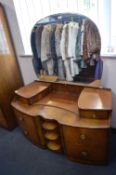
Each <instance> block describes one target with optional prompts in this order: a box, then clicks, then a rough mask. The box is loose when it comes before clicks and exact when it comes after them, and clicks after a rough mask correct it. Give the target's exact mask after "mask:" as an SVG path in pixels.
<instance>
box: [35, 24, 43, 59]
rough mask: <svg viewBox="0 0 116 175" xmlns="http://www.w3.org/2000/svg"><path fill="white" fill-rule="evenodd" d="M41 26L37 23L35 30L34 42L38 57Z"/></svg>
mask: <svg viewBox="0 0 116 175" xmlns="http://www.w3.org/2000/svg"><path fill="white" fill-rule="evenodd" d="M42 30H43V26H42V25H38V26H37V29H36V32H35V43H36V48H37V54H38V57H39V58H41V34H42Z"/></svg>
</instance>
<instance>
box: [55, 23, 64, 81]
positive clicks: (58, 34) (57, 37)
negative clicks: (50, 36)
mask: <svg viewBox="0 0 116 175" xmlns="http://www.w3.org/2000/svg"><path fill="white" fill-rule="evenodd" d="M62 29H63V24H57V25H56V30H55V49H56V56H57V67H58V77H59V78H60V79H61V80H65V72H64V62H63V60H62V57H61V50H60V41H61V35H62Z"/></svg>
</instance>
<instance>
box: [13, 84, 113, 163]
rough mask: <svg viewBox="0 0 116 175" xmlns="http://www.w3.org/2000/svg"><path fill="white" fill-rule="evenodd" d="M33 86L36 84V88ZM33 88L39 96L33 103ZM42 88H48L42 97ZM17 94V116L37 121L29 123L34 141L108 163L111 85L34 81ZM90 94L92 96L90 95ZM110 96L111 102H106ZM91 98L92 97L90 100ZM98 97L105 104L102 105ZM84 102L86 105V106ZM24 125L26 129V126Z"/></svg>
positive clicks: (80, 157)
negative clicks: (94, 85) (86, 85)
mask: <svg viewBox="0 0 116 175" xmlns="http://www.w3.org/2000/svg"><path fill="white" fill-rule="evenodd" d="M42 86H43V87H42ZM33 87H36V88H35V91H34V90H33ZM40 87H41V88H40ZM45 87H46V88H45ZM31 89H32V94H33V93H34V98H35V97H36V100H34V101H33V103H29V100H30V99H31V98H32V96H31ZM39 89H42V90H43V89H44V91H45V92H46V95H44V96H41V98H38V96H39V95H40V94H41V91H38V90H39ZM48 89H49V90H48ZM27 91H29V92H27ZM24 92H26V93H24ZM86 92H87V94H86ZM15 94H16V95H15V98H14V100H13V101H12V107H13V108H14V110H15V111H16V116H20V114H21V115H24V118H25V120H29V122H30V123H34V124H32V125H33V127H32V126H29V125H26V128H27V130H28V131H31V130H32V133H33V134H32V135H31V136H30V137H29V136H27V137H28V138H29V139H30V140H31V141H32V138H33V137H34V138H35V141H36V142H38V141H39V143H38V146H39V147H46V148H48V149H50V150H52V151H55V152H64V153H65V154H66V155H67V156H68V158H69V159H71V160H74V161H79V162H83V163H92V164H104V163H106V161H107V158H108V153H107V150H108V138H109V134H108V133H109V128H110V120H111V111H112V106H111V105H112V104H111V90H110V89H104V88H102V89H101V88H96V87H85V86H83V85H82V86H81V85H77V84H76V85H73V84H69V83H68V84H63V83H60V82H59V83H58V82H51V83H50V82H42V81H34V82H32V83H31V84H30V85H27V86H25V87H23V88H21V89H19V90H17V91H15ZM27 94H28V95H27ZM83 94H84V95H83ZM89 95H90V96H91V98H90V97H89V99H86V97H87V96H89ZM104 95H105V98H104ZM27 96H28V98H27ZM92 96H93V97H94V98H92ZM19 97H20V98H19ZM22 99H27V101H26V102H24V101H23V100H22ZM106 99H107V101H108V100H109V102H107V103H106V102H105V101H104V100H106ZM87 100H88V101H89V100H90V101H89V102H88V103H87ZM98 100H99V102H100V104H102V105H101V106H100V107H99V104H98ZM93 103H94V104H93ZM91 104H92V105H91ZM97 104H98V106H97ZM84 105H85V109H84V108H82V107H83V106H84ZM90 107H91V108H90ZM81 108H82V109H81ZM98 109H99V110H98ZM17 112H18V114H17ZM21 127H22V126H21ZM34 127H35V128H34ZM22 129H23V132H24V131H25V126H24V128H23V127H22ZM24 133H25V132H24ZM37 133H38V134H37ZM34 134H35V135H36V137H35V136H33V135H34ZM35 141H32V142H33V143H36V142H35Z"/></svg>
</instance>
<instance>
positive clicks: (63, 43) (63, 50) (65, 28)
mask: <svg viewBox="0 0 116 175" xmlns="http://www.w3.org/2000/svg"><path fill="white" fill-rule="evenodd" d="M67 36H68V24H65V25H64V26H63V30H62V36H61V42H60V49H61V55H62V60H63V61H64V67H65V74H66V80H67V81H72V80H73V78H72V76H71V71H70V60H69V59H68V57H67V48H68V37H67Z"/></svg>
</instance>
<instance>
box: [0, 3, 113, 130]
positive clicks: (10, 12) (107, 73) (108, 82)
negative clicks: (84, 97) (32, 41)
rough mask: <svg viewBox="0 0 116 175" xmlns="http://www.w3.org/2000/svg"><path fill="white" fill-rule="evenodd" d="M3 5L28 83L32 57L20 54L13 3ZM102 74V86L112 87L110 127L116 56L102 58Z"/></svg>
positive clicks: (19, 61)
mask: <svg viewBox="0 0 116 175" xmlns="http://www.w3.org/2000/svg"><path fill="white" fill-rule="evenodd" d="M0 2H2V3H3V4H4V6H5V9H6V13H7V18H8V21H9V25H10V29H11V33H12V38H13V41H14V45H15V49H16V53H17V59H18V63H19V66H20V70H21V73H22V77H23V80H24V83H25V84H27V83H30V82H32V81H33V80H35V79H36V78H37V77H36V75H35V72H34V69H33V66H32V58H31V57H30V56H27V57H25V56H24V57H22V56H20V55H23V54H24V49H23V46H22V41H21V37H20V32H19V29H18V24H17V19H16V14H15V11H14V5H13V1H12V0H0ZM103 62H104V67H103V76H102V80H101V85H102V86H103V87H108V88H111V89H112V101H113V113H112V127H114V128H116V81H115V78H116V75H115V74H116V58H104V59H103Z"/></svg>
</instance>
